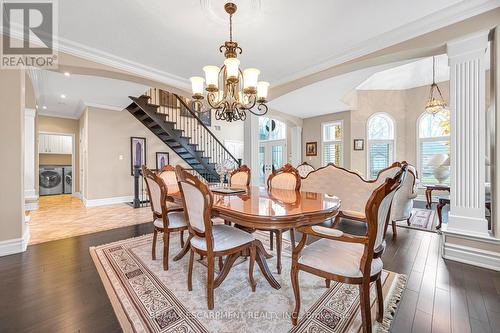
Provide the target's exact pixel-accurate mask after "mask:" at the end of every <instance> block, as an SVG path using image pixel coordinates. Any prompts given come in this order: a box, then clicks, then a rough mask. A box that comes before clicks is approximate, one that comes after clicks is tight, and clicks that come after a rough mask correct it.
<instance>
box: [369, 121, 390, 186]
mask: <svg viewBox="0 0 500 333" xmlns="http://www.w3.org/2000/svg"><path fill="white" fill-rule="evenodd" d="M367 137H368V145H367V152H368V176H369V177H370V178H375V177H376V176H377V174H378V173H379V171H380V170H382V169H384V168H387V167H388V166H389V165H390V164H391V163H392V162H393V161H394V120H393V119H392V118H391V116H389V115H388V114H386V113H375V114H373V115H372V116H371V117H370V118H369V119H368V123H367Z"/></svg>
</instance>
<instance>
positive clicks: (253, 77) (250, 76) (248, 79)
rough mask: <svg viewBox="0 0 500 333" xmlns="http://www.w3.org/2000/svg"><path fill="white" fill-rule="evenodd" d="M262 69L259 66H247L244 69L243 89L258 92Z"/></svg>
mask: <svg viewBox="0 0 500 333" xmlns="http://www.w3.org/2000/svg"><path fill="white" fill-rule="evenodd" d="M259 74H260V71H259V70H258V69H257V68H247V69H245V70H244V71H243V81H244V86H243V89H244V91H245V93H247V94H255V93H256V92H257V81H259Z"/></svg>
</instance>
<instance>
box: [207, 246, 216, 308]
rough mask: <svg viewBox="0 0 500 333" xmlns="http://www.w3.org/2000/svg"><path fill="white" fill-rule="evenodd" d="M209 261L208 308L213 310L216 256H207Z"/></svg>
mask: <svg viewBox="0 0 500 333" xmlns="http://www.w3.org/2000/svg"><path fill="white" fill-rule="evenodd" d="M207 262H208V279H207V297H208V309H209V310H213V308H214V274H215V272H214V269H215V267H214V266H215V258H214V257H213V256H212V255H208V256H207Z"/></svg>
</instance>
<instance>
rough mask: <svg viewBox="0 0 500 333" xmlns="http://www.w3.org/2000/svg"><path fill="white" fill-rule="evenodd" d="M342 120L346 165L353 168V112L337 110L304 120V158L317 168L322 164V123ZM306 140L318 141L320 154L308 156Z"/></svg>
mask: <svg viewBox="0 0 500 333" xmlns="http://www.w3.org/2000/svg"><path fill="white" fill-rule="evenodd" d="M337 120H342V122H343V127H344V133H343V138H344V144H343V150H344V167H346V168H351V141H352V140H351V136H352V134H351V126H352V119H351V112H349V111H345V112H337V113H331V114H327V115H324V116H319V117H312V118H306V119H304V120H303V121H302V160H303V161H306V162H308V163H309V164H311V165H313V166H314V167H315V168H319V167H320V166H322V160H321V159H322V156H321V154H322V146H321V130H322V128H321V124H322V123H326V122H329V121H337ZM306 142H317V143H318V155H317V156H306Z"/></svg>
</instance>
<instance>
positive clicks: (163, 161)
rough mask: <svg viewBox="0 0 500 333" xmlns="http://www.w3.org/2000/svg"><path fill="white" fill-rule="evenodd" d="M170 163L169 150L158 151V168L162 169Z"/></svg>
mask: <svg viewBox="0 0 500 333" xmlns="http://www.w3.org/2000/svg"><path fill="white" fill-rule="evenodd" d="M167 164H170V158H169V156H168V153H167V152H156V170H160V169H161V168H163V167H164V166H165V165H167Z"/></svg>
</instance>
